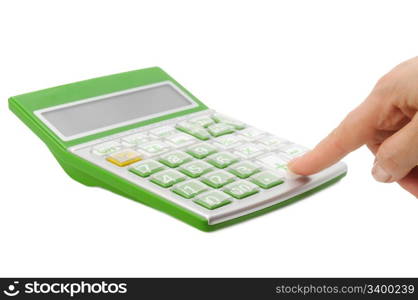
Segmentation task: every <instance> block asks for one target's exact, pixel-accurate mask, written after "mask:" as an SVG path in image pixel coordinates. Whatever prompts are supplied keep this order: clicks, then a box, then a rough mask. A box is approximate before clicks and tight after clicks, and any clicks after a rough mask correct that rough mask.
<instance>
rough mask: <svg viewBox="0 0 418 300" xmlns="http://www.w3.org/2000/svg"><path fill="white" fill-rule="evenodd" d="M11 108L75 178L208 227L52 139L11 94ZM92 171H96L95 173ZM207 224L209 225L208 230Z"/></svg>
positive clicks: (202, 226)
mask: <svg viewBox="0 0 418 300" xmlns="http://www.w3.org/2000/svg"><path fill="white" fill-rule="evenodd" d="M9 108H10V110H11V111H12V112H13V113H15V114H16V116H17V117H18V118H19V119H21V120H22V122H23V123H24V124H25V125H27V126H28V127H29V128H30V129H31V130H32V131H33V132H34V133H35V134H36V135H37V136H39V138H41V140H42V141H43V142H44V143H45V144H46V145H47V147H48V148H49V150H50V151H51V152H52V154H53V155H54V157H55V158H56V160H57V161H58V163H59V164H60V165H61V167H62V168H63V169H64V171H65V172H66V173H67V174H68V175H69V176H70V177H71V178H72V179H74V180H76V181H77V182H80V183H82V184H84V185H87V186H97V187H101V188H104V189H107V190H109V191H111V192H114V193H116V194H118V195H121V196H124V197H127V198H129V199H132V200H134V201H137V202H140V203H142V204H145V205H147V206H150V207H152V208H154V209H157V210H159V211H162V212H165V213H167V214H169V215H171V216H173V217H175V218H176V219H179V220H181V221H183V222H185V223H187V224H189V225H192V226H194V227H196V228H198V229H201V230H204V231H209V230H208V229H209V228H208V227H207V226H208V223H207V219H205V218H203V217H201V216H199V215H196V214H194V213H193V212H191V211H189V210H186V209H184V208H182V207H180V206H178V205H176V204H174V203H172V202H170V201H168V200H166V199H164V198H163V197H160V196H158V195H156V194H154V193H152V192H150V191H148V190H145V189H142V188H140V187H138V186H136V185H134V184H132V183H129V182H126V181H125V180H124V179H122V178H120V177H119V176H116V175H113V174H112V173H110V172H108V171H107V170H105V169H102V168H100V167H97V166H95V165H94V164H92V163H90V162H88V161H86V160H84V159H82V158H80V157H78V156H76V155H74V154H73V153H71V152H70V151H68V150H67V149H66V148H65V147H63V146H62V145H61V144H60V143H56V142H54V141H53V137H48V136H47V135H46V133H45V132H44V131H43V130H42V129H40V128H38V127H37V126H36V124H35V123H33V122H31V121H30V120H29V119H28V118H29V117H28V116H27V115H26V113H25V110H22V109H21V108H20V107H19V104H18V103H17V102H16V101H14V99H13V97H11V98H9ZM92 174H93V175H92ZM205 228H207V229H206V230H205Z"/></svg>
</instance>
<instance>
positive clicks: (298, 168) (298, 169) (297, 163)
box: [287, 156, 312, 176]
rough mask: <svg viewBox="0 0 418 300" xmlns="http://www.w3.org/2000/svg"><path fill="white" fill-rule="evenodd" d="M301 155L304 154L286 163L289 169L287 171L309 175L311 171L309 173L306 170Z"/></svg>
mask: <svg viewBox="0 0 418 300" xmlns="http://www.w3.org/2000/svg"><path fill="white" fill-rule="evenodd" d="M303 157H304V156H301V157H297V158H295V159H293V160H291V161H290V162H289V163H288V164H287V168H288V169H289V171H291V172H292V173H295V174H298V175H303V176H307V175H311V174H312V173H309V170H307V168H306V166H307V165H306V164H305V163H303Z"/></svg>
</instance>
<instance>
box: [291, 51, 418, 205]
mask: <svg viewBox="0 0 418 300" xmlns="http://www.w3.org/2000/svg"><path fill="white" fill-rule="evenodd" d="M417 111H418V57H415V58H412V59H410V60H407V61H405V62H403V63H401V64H400V65H398V66H396V67H395V68H394V69H392V70H391V71H390V72H389V73H387V74H386V75H385V76H383V77H382V78H381V79H380V80H379V81H378V82H377V84H376V85H375V87H374V88H373V90H372V92H371V93H370V95H369V96H368V97H367V98H366V100H365V101H364V102H363V103H361V104H360V105H359V106H358V107H357V108H355V109H354V110H353V111H351V112H350V113H349V114H348V115H347V116H346V118H345V119H344V120H343V121H342V122H341V123H340V125H339V126H338V127H337V128H335V129H334V130H333V131H332V132H331V133H330V134H329V135H328V136H327V137H326V138H325V139H323V140H322V141H321V142H320V143H319V144H318V145H317V146H316V147H315V148H314V149H313V150H312V151H310V152H308V153H306V154H305V155H303V156H301V157H298V158H296V159H294V160H293V161H291V162H290V163H289V168H290V170H291V171H292V172H294V173H296V174H301V175H311V174H314V173H317V172H319V171H321V170H323V169H325V168H327V167H329V166H331V165H333V164H335V163H336V162H338V161H339V160H341V159H342V158H343V157H344V156H346V155H347V154H348V153H350V152H352V151H354V150H356V149H358V148H359V147H361V146H362V145H366V146H367V147H368V148H369V149H370V151H371V152H372V153H373V154H374V155H375V162H374V165H373V168H372V175H373V176H374V178H375V179H376V180H377V181H379V182H385V183H390V182H398V183H399V185H400V186H401V187H403V188H404V189H405V190H407V191H408V192H410V193H411V194H413V195H414V196H415V197H418V167H417V164H418V114H417Z"/></svg>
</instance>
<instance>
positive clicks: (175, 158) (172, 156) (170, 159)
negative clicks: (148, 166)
mask: <svg viewBox="0 0 418 300" xmlns="http://www.w3.org/2000/svg"><path fill="white" fill-rule="evenodd" d="M190 160H192V157H191V156H190V155H189V154H187V153H184V152H182V151H174V152H170V153H167V154H165V155H163V156H161V158H160V162H162V163H163V164H165V165H167V166H169V167H171V168H176V167H178V166H180V165H182V164H184V163H186V162H188V161H190Z"/></svg>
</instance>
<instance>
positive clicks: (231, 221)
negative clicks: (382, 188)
mask: <svg viewBox="0 0 418 300" xmlns="http://www.w3.org/2000/svg"><path fill="white" fill-rule="evenodd" d="M345 175H347V172H344V173H342V174H340V175H338V176H336V177H334V178H332V179H330V180H328V181H326V182H324V183H322V184H320V185H318V186H316V187H314V188H312V189H310V190H307V191H305V192H303V193H301V194H298V195H296V196H293V197H291V198H289V199H286V200H284V201H281V202H279V203H276V204H273V205H271V206H268V207H265V208H262V209H260V210H257V211H254V212H251V213H249V214H246V215H243V216H239V217H236V218H234V219H229V220H226V221H224V222H220V223H216V224H207V225H205V226H198V227H197V226H195V227H196V228H198V229H200V230H202V231H205V232H210V231H215V230H218V229H221V228H224V227H227V226H231V225H234V224H237V223H240V222H244V221H246V220H249V219H252V218H255V217H258V216H261V215H264V214H266V213H269V212H271V211H274V210H276V209H279V208H282V207H284V206H287V205H289V204H292V203H294V202H297V201H299V200H301V199H303V198H306V197H308V196H310V195H312V194H314V193H316V192H319V191H321V190H323V189H325V188H327V187H328V186H330V185H332V184H334V183H336V182H338V181H339V180H341V179H342V178H343V177H344V176H345Z"/></svg>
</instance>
